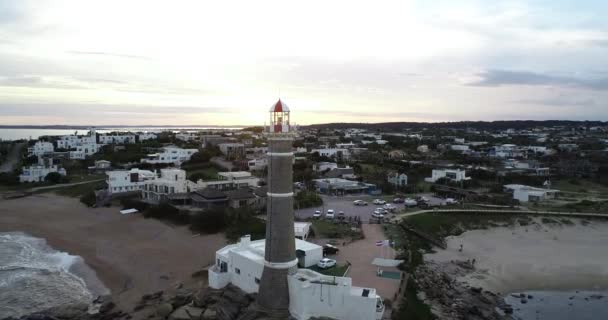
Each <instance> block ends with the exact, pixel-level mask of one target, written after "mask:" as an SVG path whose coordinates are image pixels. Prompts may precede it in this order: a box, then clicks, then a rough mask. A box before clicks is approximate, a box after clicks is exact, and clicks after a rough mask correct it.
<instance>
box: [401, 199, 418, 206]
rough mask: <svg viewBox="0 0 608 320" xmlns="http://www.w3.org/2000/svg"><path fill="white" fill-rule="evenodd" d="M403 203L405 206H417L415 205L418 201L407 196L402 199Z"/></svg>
mask: <svg viewBox="0 0 608 320" xmlns="http://www.w3.org/2000/svg"><path fill="white" fill-rule="evenodd" d="M403 204H404V205H405V206H406V207H415V206H417V205H418V201H416V200H414V199H410V198H407V199H405V200H404V201H403Z"/></svg>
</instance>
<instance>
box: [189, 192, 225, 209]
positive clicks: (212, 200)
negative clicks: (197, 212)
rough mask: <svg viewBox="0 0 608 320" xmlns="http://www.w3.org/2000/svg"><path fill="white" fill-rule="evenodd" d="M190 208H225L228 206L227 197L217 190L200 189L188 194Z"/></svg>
mask: <svg viewBox="0 0 608 320" xmlns="http://www.w3.org/2000/svg"><path fill="white" fill-rule="evenodd" d="M190 198H191V199H192V206H193V207H195V208H200V209H214V208H225V207H226V206H228V196H227V195H226V194H225V193H224V192H222V191H220V190H217V189H211V188H206V189H200V190H196V191H193V192H191V193H190Z"/></svg>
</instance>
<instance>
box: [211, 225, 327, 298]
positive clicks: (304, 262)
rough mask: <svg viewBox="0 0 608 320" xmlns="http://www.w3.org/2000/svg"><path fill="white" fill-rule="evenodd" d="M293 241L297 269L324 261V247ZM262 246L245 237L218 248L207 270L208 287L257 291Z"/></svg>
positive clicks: (262, 257) (262, 263)
mask: <svg viewBox="0 0 608 320" xmlns="http://www.w3.org/2000/svg"><path fill="white" fill-rule="evenodd" d="M295 242H296V252H298V254H296V256H297V257H298V266H299V267H302V268H307V267H311V266H314V265H316V264H317V262H319V261H320V260H321V259H323V247H321V246H319V245H316V244H314V243H310V242H306V241H304V240H300V239H295ZM265 246H266V240H264V239H262V240H255V241H251V238H250V236H248V235H247V236H243V237H242V238H241V239H240V241H239V242H238V243H236V244H231V245H227V246H225V247H223V248H222V249H219V250H218V251H217V252H216V253H215V258H216V259H215V261H216V264H215V265H214V266H213V267H212V268H211V269H210V270H209V286H210V287H212V288H214V289H220V288H223V287H225V286H226V285H228V283H232V284H233V285H235V286H237V287H239V288H241V289H242V290H243V291H245V292H247V293H255V292H258V290H259V282H260V279H261V278H262V270H263V269H264V251H265Z"/></svg>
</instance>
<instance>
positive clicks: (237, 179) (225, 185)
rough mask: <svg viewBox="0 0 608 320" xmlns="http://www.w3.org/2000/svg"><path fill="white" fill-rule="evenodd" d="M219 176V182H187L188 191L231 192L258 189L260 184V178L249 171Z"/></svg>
mask: <svg viewBox="0 0 608 320" xmlns="http://www.w3.org/2000/svg"><path fill="white" fill-rule="evenodd" d="M217 175H218V179H217V180H199V181H197V182H196V183H194V182H192V181H187V184H188V190H189V191H194V190H200V189H205V188H212V189H218V190H231V189H238V188H246V187H257V186H258V185H259V183H260V178H258V177H255V176H253V175H252V174H251V172H247V171H232V172H219V173H218V174H217Z"/></svg>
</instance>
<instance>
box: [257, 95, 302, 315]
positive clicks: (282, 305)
mask: <svg viewBox="0 0 608 320" xmlns="http://www.w3.org/2000/svg"><path fill="white" fill-rule="evenodd" d="M266 134H267V138H268V154H267V156H268V198H267V199H268V200H267V202H266V203H267V205H266V208H267V209H266V210H267V212H266V214H267V221H266V242H265V251H264V270H263V272H262V278H261V279H260V287H259V292H258V297H257V303H258V306H259V307H260V308H261V309H262V310H263V311H265V312H267V313H270V314H273V315H276V316H288V315H289V288H288V285H287V276H288V275H292V274H295V273H296V272H297V265H298V259H297V258H296V248H295V235H294V227H293V225H294V213H293V201H294V200H293V167H292V165H293V156H294V155H293V148H292V146H293V139H294V132H293V131H292V127H291V126H290V123H289V107H287V105H286V104H285V103H284V102H283V101H281V100H280V99H279V101H277V102H276V103H275V104H273V105H272V107H271V108H270V125H269V126H268V127H267V128H266Z"/></svg>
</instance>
